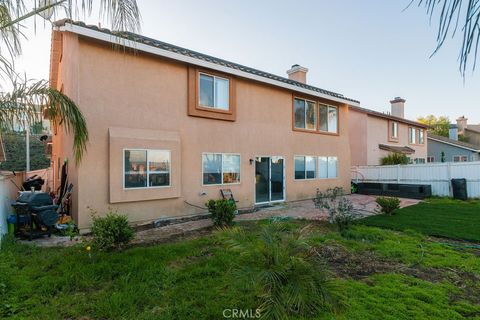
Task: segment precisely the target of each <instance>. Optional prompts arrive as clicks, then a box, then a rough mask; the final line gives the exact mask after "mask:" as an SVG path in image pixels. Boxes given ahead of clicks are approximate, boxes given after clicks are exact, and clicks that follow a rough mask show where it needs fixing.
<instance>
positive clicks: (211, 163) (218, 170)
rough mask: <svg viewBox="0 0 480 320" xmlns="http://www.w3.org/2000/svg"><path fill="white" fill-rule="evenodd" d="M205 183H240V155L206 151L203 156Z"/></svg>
mask: <svg viewBox="0 0 480 320" xmlns="http://www.w3.org/2000/svg"><path fill="white" fill-rule="evenodd" d="M202 167H203V184H204V185H211V184H230V183H240V155H238V154H229V153H204V154H203V156H202Z"/></svg>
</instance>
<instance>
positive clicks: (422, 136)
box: [418, 129, 425, 144]
mask: <svg viewBox="0 0 480 320" xmlns="http://www.w3.org/2000/svg"><path fill="white" fill-rule="evenodd" d="M418 143H419V144H424V143H425V131H423V129H418Z"/></svg>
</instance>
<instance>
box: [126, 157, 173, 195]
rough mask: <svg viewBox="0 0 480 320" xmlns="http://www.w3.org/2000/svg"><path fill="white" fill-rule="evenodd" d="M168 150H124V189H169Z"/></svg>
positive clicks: (169, 168) (169, 166)
mask: <svg viewBox="0 0 480 320" xmlns="http://www.w3.org/2000/svg"><path fill="white" fill-rule="evenodd" d="M170 159H171V155H170V150H149V149H124V150H123V161H124V172H123V178H124V179H123V187H124V188H125V189H140V188H158V187H169V186H170V181H171V177H170V175H171V172H170V170H171V165H170Z"/></svg>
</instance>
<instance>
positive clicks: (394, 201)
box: [375, 197, 400, 215]
mask: <svg viewBox="0 0 480 320" xmlns="http://www.w3.org/2000/svg"><path fill="white" fill-rule="evenodd" d="M375 201H376V202H377V204H378V206H379V207H380V212H381V213H385V214H389V215H390V214H393V213H394V212H395V210H397V209H400V199H398V198H394V197H378V198H377V199H376V200H375Z"/></svg>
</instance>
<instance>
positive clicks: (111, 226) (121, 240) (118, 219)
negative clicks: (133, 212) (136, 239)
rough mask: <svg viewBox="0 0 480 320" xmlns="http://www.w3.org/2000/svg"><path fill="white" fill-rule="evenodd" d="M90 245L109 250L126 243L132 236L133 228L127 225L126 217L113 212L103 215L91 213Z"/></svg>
mask: <svg viewBox="0 0 480 320" xmlns="http://www.w3.org/2000/svg"><path fill="white" fill-rule="evenodd" d="M92 219H93V224H92V234H93V242H92V245H93V247H94V248H96V249H98V250H111V249H115V248H118V247H121V246H122V245H125V244H128V243H129V242H130V241H131V240H132V238H133V234H134V231H133V228H132V227H130V226H129V225H128V218H127V216H125V215H120V214H117V213H114V212H111V211H110V212H109V213H107V215H106V216H104V217H97V216H96V215H95V214H94V213H93V214H92Z"/></svg>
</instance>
